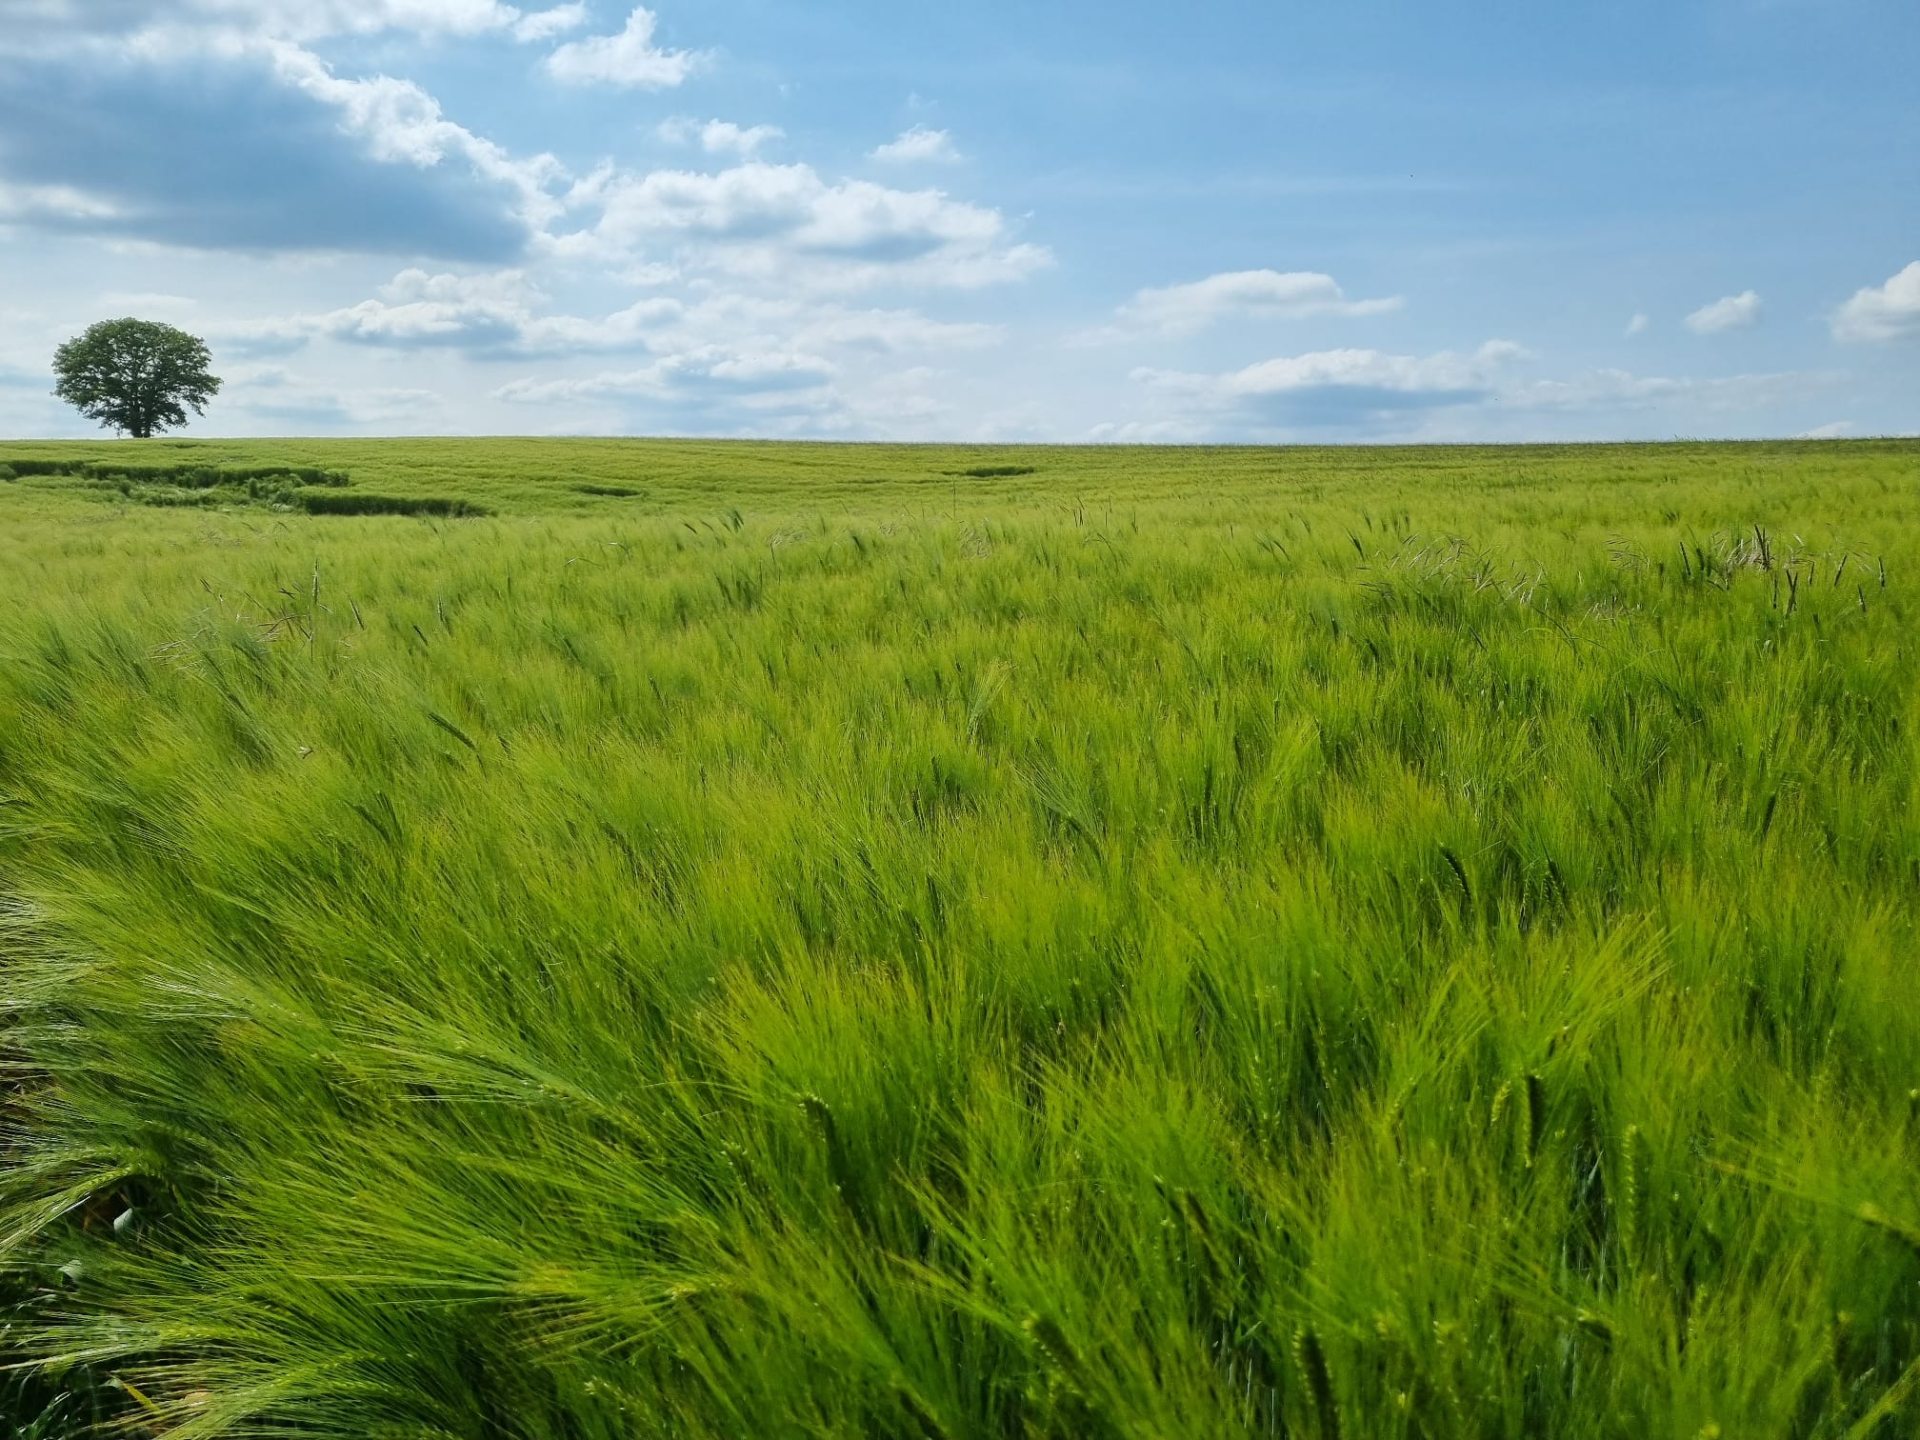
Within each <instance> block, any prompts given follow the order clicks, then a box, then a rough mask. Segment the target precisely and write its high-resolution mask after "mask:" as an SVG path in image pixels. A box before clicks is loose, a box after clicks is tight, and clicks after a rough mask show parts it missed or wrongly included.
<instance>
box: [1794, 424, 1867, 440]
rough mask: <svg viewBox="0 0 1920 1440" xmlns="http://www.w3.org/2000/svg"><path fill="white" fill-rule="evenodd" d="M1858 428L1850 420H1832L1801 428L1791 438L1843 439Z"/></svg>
mask: <svg viewBox="0 0 1920 1440" xmlns="http://www.w3.org/2000/svg"><path fill="white" fill-rule="evenodd" d="M1857 428H1859V427H1857V426H1856V425H1855V424H1854V423H1853V422H1852V421H1851V420H1834V421H1832V422H1830V423H1828V424H1825V425H1816V426H1814V427H1813V428H1812V429H1811V430H1802V431H1801V432H1800V433H1799V434H1798V435H1796V436H1794V437H1793V438H1794V439H1796V440H1844V439H1846V438H1847V437H1848V436H1849V435H1851V434H1853V433H1854V431H1855V430H1856V429H1857Z"/></svg>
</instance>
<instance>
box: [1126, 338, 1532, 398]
mask: <svg viewBox="0 0 1920 1440" xmlns="http://www.w3.org/2000/svg"><path fill="white" fill-rule="evenodd" d="M1526 354H1527V352H1526V350H1525V349H1524V348H1522V347H1521V346H1519V345H1516V344H1514V343H1513V342H1512V341H1510V340H1490V341H1488V342H1487V343H1486V344H1485V345H1482V346H1481V347H1480V348H1479V349H1478V350H1475V351H1472V352H1468V353H1460V352H1456V351H1451V350H1443V351H1441V352H1440V353H1438V354H1435V355H1426V356H1414V355H1391V354H1387V353H1386V352H1384V351H1380V350H1351V349H1350V350H1320V351H1315V352H1313V353H1312V354H1307V355H1294V356H1283V357H1281V358H1279V359H1275V360H1263V361H1261V362H1260V363H1258V364H1255V365H1249V366H1247V367H1246V368H1245V369H1243V370H1234V371H1229V372H1227V373H1225V374H1190V373H1184V372H1180V371H1169V370H1153V369H1141V370H1136V371H1134V375H1133V378H1134V379H1136V380H1139V381H1142V382H1144V383H1145V384H1147V385H1150V386H1153V387H1154V388H1156V389H1159V390H1163V391H1166V392H1168V393H1171V394H1174V395H1179V396H1184V397H1188V398H1190V399H1192V400H1195V401H1197V402H1199V403H1200V404H1202V405H1203V406H1206V407H1209V408H1220V409H1238V408H1248V407H1252V408H1263V407H1266V406H1267V405H1268V404H1269V402H1289V403H1291V402H1295V401H1299V402H1303V403H1302V404H1301V406H1300V408H1301V409H1303V410H1312V409H1326V410H1329V411H1338V412H1339V413H1340V414H1342V415H1352V414H1353V413H1355V412H1361V413H1365V412H1377V411H1386V410H1399V409H1417V408H1424V407H1428V406H1435V405H1454V404H1465V403H1470V402H1473V401H1478V400H1484V399H1486V398H1488V396H1489V395H1490V394H1491V385H1492V382H1493V381H1494V379H1495V378H1496V376H1497V374H1498V372H1499V370H1500V367H1501V366H1503V365H1505V364H1507V363H1509V362H1510V361H1514V360H1519V359H1523V358H1525V357H1526Z"/></svg>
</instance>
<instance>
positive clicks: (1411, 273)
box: [0, 0, 1920, 441]
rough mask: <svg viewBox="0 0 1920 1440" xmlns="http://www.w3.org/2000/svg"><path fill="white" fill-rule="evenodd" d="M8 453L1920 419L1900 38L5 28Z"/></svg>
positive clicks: (122, 5)
mask: <svg viewBox="0 0 1920 1440" xmlns="http://www.w3.org/2000/svg"><path fill="white" fill-rule="evenodd" d="M0 8H3V9H4V11H5V23H4V24H3V25H0V70H3V71H4V73H5V75H6V77H7V78H6V82H5V84H4V85H0V436H15V437H18V436H28V435H49V436H51V435H82V434H86V433H89V431H88V428H87V426H86V423H85V422H83V421H80V420H79V419H78V418H77V417H74V416H72V415H70V414H68V413H65V412H63V411H62V409H61V408H60V406H59V405H58V403H57V402H55V401H54V400H52V399H51V397H50V396H49V395H48V394H47V393H46V392H47V390H48V387H49V384H50V379H49V376H48V373H47V369H48V361H49V357H50V356H51V353H52V350H53V348H54V346H55V345H57V344H58V342H59V341H60V340H62V339H64V338H66V337H67V336H68V335H71V334H73V333H75V332H77V331H78V330H80V329H81V328H84V326H85V325H87V324H88V323H90V322H92V321H94V320H97V319H101V318H105V317H108V316H115V315H120V314H137V315H142V316H147V317H150V318H155V319H164V320H169V321H173V322H174V323H177V324H181V325H184V326H186V327H187V328H190V329H192V330H194V331H195V332H196V333H199V334H202V335H204V336H206V337H207V339H208V340H209V342H210V344H211V345H212V347H213V349H214V352H215V356H216V360H217V364H216V369H217V370H219V371H220V373H222V374H223V375H224V376H225V377H226V378H227V381H228V384H227V388H226V390H225V392H224V393H223V394H222V395H221V396H220V398H219V399H218V401H217V402H216V403H215V406H214V408H213V409H212V410H211V411H210V412H209V414H208V416H207V418H206V419H205V420H204V421H202V422H200V423H199V424H198V425H197V426H196V427H195V432H194V433H200V434H208V435H215V434H230V435H272V434H332V433H345V434H399V433H413V434H465V433H515V434H544V433H590V434H601V433H620V434H627V433H638V434H663V433H671V434H701V435H767V436H802V437H827V438H847V439H907V440H918V439H963V440H1064V441H1077V440H1094V439H1114V440H1167V441H1213V440H1226V441H1400V440H1429V439H1430V440H1474V439H1490V440H1505V439H1515V440H1524V439H1542V440H1546V439H1562V438H1578V439H1640V438H1666V437H1670V436H1675V435H1688V436H1763V435H1795V434H1803V433H1819V434H1861V435H1865V434H1893V433H1913V432H1917V431H1920V81H1916V79H1915V76H1916V75H1920V7H1916V6H1915V5H1914V3H1913V0H1665V3H1651V0H1610V3H1606V4H1595V5H1587V6H1573V5H1539V4H1531V5H1522V4H1517V3H1494V0H1489V3H1485V4H1479V5H1473V6H1449V7H1443V6H1415V5H1411V4H1407V3H1404V0H1402V3H1397V4H1387V3H1383V0H1348V3H1343V4H1337V5H1336V4H1333V3H1298V4H1293V5H1281V4H1276V3H1272V0H1268V3H1264V4H1254V3H1242V0H1206V3H1200V4H1196V5H1190V6H1183V7H1168V6H1163V5H1146V4H1137V3H1132V0H1107V3H1101V4H1094V3H1083V0H1053V3H1049V4H1047V5H1044V6H1041V5H1033V4H1031V3H1023V4H1016V3H1011V0H974V3H971V4H968V5H956V6H926V5H899V4H882V3H878V0H814V3H810V4H805V5H796V4H793V3H791V0H786V3H774V0H703V3H701V4H699V5H691V4H681V3H676V0H658V3H657V5H656V6H653V7H649V8H640V9H636V8H634V7H633V6H632V5H631V4H629V3H626V0H584V3H580V0H576V3H556V0H530V3H527V4H524V5H522V4H510V3H507V0H0Z"/></svg>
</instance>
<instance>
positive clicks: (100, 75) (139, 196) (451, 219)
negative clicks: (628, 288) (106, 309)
mask: <svg viewBox="0 0 1920 1440" xmlns="http://www.w3.org/2000/svg"><path fill="white" fill-rule="evenodd" d="M48 115H59V116H61V117H62V119H61V123H60V124H59V125H49V124H48V123H47V118H46V117H47V116H48ZM0 174H3V175H4V178H3V179H0V223H12V224H15V225H22V226H30V227H32V228H37V229H42V230H50V231H57V232H61V233H69V234H92V235H99V236H103V237H109V238H114V239H128V240H145V241H152V242H157V243H160V244H166V245H174V246H182V247H189V248H199V249H217V250H241V251H307V252H312V251H330V250H354V251H360V252H365V253H383V252H384V253H396V252H398V253H411V254H431V255H438V256H444V257H446V258H448V259H459V260H501V259H505V258H507V257H509V256H511V255H513V254H516V253H518V252H519V251H520V250H522V249H523V248H524V247H525V245H526V243H527V240H528V237H529V235H530V234H531V232H532V227H533V226H534V225H535V224H537V223H538V222H539V221H540V220H541V219H543V218H544V217H545V216H547V215H548V214H550V213H551V208H552V202H550V201H549V200H548V199H547V198H546V197H545V196H544V193H543V189H542V187H543V185H544V184H545V182H546V178H547V177H548V176H549V175H555V174H557V167H555V166H554V165H553V164H552V162H551V161H548V160H545V159H534V160H526V161H522V160H515V159H513V158H512V157H509V156H508V155H507V154H506V153H505V152H504V151H502V150H500V149H499V148H498V147H496V146H493V145H491V144H489V143H488V142H486V141H484V140H483V139H481V138H480V137H478V136H475V135H473V134H471V133H470V132H468V131H466V130H464V129H463V128H461V127H460V126H457V125H455V124H453V123H452V122H450V121H448V120H447V119H446V117H445V116H444V115H442V114H441V113H440V110H439V106H438V105H437V104H436V103H435V102H434V101H433V100H432V98H431V97H430V96H428V95H427V94H426V93H425V92H424V91H421V90H420V89H419V88H418V87H416V86H413V85H411V84H409V83H408V82H404V81H398V80H388V79H375V80H368V81H352V80H342V79H339V78H338V77H337V76H335V75H334V74H333V72H332V71H331V70H330V69H329V68H328V67H327V66H326V65H324V64H323V63H322V62H321V61H320V60H319V59H317V58H316V57H315V56H313V55H312V54H311V53H310V52H308V51H306V50H303V49H301V48H300V47H298V46H294V45H290V44H287V43H285V42H279V41H274V42H261V43H260V44H258V45H255V46H253V47H252V48H250V49H248V50H247V51H245V52H243V53H242V54H240V55H238V56H235V57H224V58H223V57H219V56H214V57H202V58H197V59H193V58H186V59H167V60H164V61H158V62H146V61H142V60H139V59H129V58H126V57H121V58H118V59H113V58H104V57H92V56H78V57H75V56H67V57H48V58H43V59H40V60H37V61H34V62H33V63H30V64H17V65H11V66H9V67H8V78H7V82H6V84H4V85H0Z"/></svg>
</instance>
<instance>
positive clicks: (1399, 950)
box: [0, 441, 1920, 1440]
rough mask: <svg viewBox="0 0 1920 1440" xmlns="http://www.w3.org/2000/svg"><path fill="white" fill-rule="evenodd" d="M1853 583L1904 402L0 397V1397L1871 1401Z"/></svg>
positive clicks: (1870, 967)
mask: <svg viewBox="0 0 1920 1440" xmlns="http://www.w3.org/2000/svg"><path fill="white" fill-rule="evenodd" d="M49 462H57V463H49ZM129 467H132V468H131V469H130V468H129ZM8 468H11V469H12V470H13V471H14V473H15V478H13V479H11V480H6V479H5V478H4V477H5V475H6V473H7V469H8ZM969 472H975V473H969ZM990 472H997V473H990ZM328 497H333V498H331V499H329V498H328ZM342 497H346V498H342ZM421 502H428V503H424V504H423V503H421ZM381 509H386V510H391V511H402V512H404V511H409V510H413V511H423V512H425V513H420V514H407V513H387V514H377V513H352V512H356V511H361V512H364V511H375V510H381ZM435 511H438V512H440V513H437V514H436V513H433V512H435ZM462 511H465V512H468V513H458V512H462ZM482 512H484V513H482ZM1917 587H1920V443H1897V442H1886V443H1853V444H1844V445H1828V444H1772V445H1745V446H1712V445H1673V446H1643V447H1627V448H1553V449H1547V448H1540V449H1508V450H1491V449H1426V450H1324V451H1316V450H1122V449H1113V450H1096V449H1086V450H1080V449H1033V450H1017V451H1012V450H987V449H964V450H963V449H918V448H864V447H825V446H821V447H808V446H790V447H781V446H760V445H749V444H696V443H666V442H660V443H643V442H590V441H578V442H576V441H505V442H500V441H488V442H480V441H452V442H443V441H419V442H411V441H407V442H399V441H383V442H338V443H335V442H309V441H285V442H275V443H265V442H262V443H258V444H252V443H250V444H239V443H220V442H214V443H204V444H175V443H161V442H151V443H147V444H144V445H139V446H134V445H132V444H122V445H94V446H78V445H68V446H52V445H26V444H16V445H6V446H0V1047H3V1053H4V1065H5V1074H4V1083H5V1085H6V1086H7V1094H6V1099H5V1102H4V1131H3V1132H0V1147H3V1149H0V1174H3V1177H4V1178H0V1326H3V1328H0V1361H4V1362H6V1363H10V1364H13V1365H15V1366H22V1365H26V1366H27V1367H28V1368H23V1369H16V1370H14V1371H12V1372H10V1373H8V1374H4V1375H0V1435H15V1436H22V1437H24V1436H33V1437H40V1440H47V1437H54V1436H67V1435H78V1434H80V1433H83V1431H84V1427H85V1426H86V1425H88V1424H89V1423H91V1422H93V1421H102V1422H116V1423H124V1424H125V1425H126V1426H128V1427H130V1433H132V1434H135V1435H160V1434H166V1435H171V1436H174V1437H178V1440H191V1437H201V1436H285V1437H294V1436H298V1437H316V1436H324V1437H342V1440H345V1437H369V1436H374V1437H388V1440H398V1437H418V1440H427V1437H435V1440H450V1437H459V1440H523V1437H524V1440H615V1437H622V1440H624V1437H644V1436H659V1437H688V1440H691V1437H721V1436H726V1437H739V1440H780V1437H796V1440H797V1437H829V1436H831V1437H884V1440H893V1437H914V1440H965V1437H1014V1436H1020V1437H1059V1440H1079V1437H1096V1440H1107V1437H1141V1440H1149V1437H1153V1440H1157V1437H1171V1440H1185V1437H1195V1440H1203V1437H1229V1436H1242V1435H1259V1436H1287V1437H1297V1440H1336V1437H1344V1440H1393V1437H1510V1440H1523V1437H1539V1436H1555V1437H1559V1436H1568V1437H1589V1436H1593V1437H1618V1440H1646V1437H1672V1440H1712V1437H1715V1436H1720V1437H1725V1440H1741V1437H1769V1440H1770V1437H1809V1440H1811V1437H1839V1440H1866V1437H1874V1440H1892V1437H1896V1436H1902V1435H1911V1434H1915V1433H1920V973H1917V972H1916V969H1915V964H1916V955H1920V949H1917V948H1916V945H1917V942H1920V663H1917V660H1920V656H1917V655H1916V634H1917V633H1920V599H1917V597H1920V588H1917ZM29 1362H31V1364H29ZM9 1423H11V1425H12V1427H13V1428H12V1430H11V1431H9V1430H8V1428H7V1426H8V1424H9Z"/></svg>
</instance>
